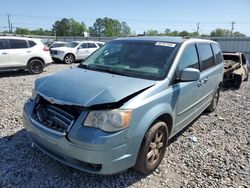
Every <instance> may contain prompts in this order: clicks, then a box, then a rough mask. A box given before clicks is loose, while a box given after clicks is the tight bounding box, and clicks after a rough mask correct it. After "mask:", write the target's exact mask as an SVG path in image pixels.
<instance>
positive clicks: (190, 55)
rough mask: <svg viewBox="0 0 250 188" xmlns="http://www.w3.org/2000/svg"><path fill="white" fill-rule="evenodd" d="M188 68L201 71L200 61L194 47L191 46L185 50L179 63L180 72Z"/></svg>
mask: <svg viewBox="0 0 250 188" xmlns="http://www.w3.org/2000/svg"><path fill="white" fill-rule="evenodd" d="M188 67H189V68H195V69H199V60H198V56H197V51H196V48H195V46H194V45H191V46H189V47H187V48H186V49H185V50H184V52H183V54H182V56H181V59H180V61H179V71H181V70H183V69H185V68H188Z"/></svg>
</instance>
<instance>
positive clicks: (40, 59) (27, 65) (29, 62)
mask: <svg viewBox="0 0 250 188" xmlns="http://www.w3.org/2000/svg"><path fill="white" fill-rule="evenodd" d="M34 59H39V60H40V61H42V62H43V66H45V62H44V60H43V59H42V58H41V57H32V58H30V59H29V61H28V63H27V66H28V65H29V63H30V61H31V60H34Z"/></svg>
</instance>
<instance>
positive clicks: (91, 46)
mask: <svg viewBox="0 0 250 188" xmlns="http://www.w3.org/2000/svg"><path fill="white" fill-rule="evenodd" d="M88 45H89V48H96V47H97V46H96V45H95V43H88Z"/></svg>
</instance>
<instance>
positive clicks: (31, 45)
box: [28, 40, 36, 47]
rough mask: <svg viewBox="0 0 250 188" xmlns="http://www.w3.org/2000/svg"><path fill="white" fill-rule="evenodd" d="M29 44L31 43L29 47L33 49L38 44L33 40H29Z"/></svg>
mask: <svg viewBox="0 0 250 188" xmlns="http://www.w3.org/2000/svg"><path fill="white" fill-rule="evenodd" d="M28 43H29V47H33V46H35V45H36V43H35V42H34V41H32V40H28Z"/></svg>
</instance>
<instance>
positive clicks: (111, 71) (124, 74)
mask: <svg viewBox="0 0 250 188" xmlns="http://www.w3.org/2000/svg"><path fill="white" fill-rule="evenodd" d="M78 67H79V68H83V69H89V70H94V71H100V72H107V73H110V74H117V75H122V76H130V77H131V75H130V74H126V73H122V72H119V71H115V70H113V69H110V68H100V67H96V66H89V65H86V64H83V63H81V64H80V65H79V66H78Z"/></svg>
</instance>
